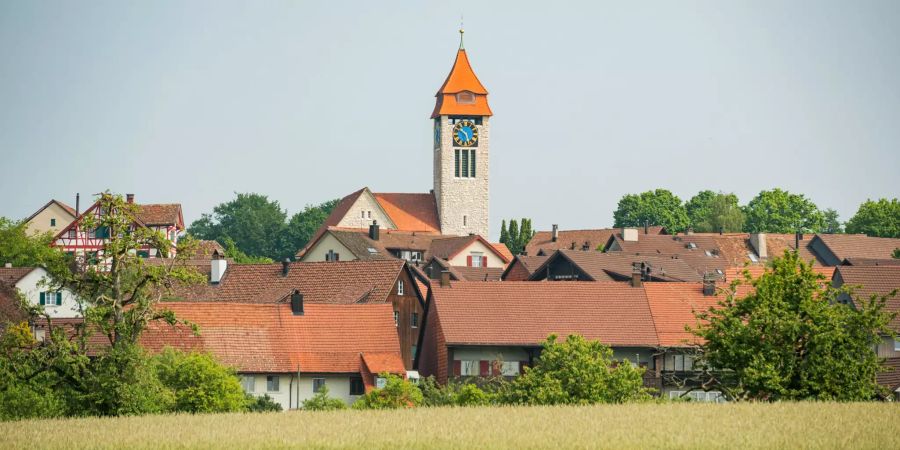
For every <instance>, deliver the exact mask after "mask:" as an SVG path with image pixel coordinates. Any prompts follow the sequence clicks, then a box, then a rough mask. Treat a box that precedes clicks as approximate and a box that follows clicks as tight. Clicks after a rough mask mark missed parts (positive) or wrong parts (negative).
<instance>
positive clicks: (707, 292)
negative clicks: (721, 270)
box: [703, 273, 716, 297]
mask: <svg viewBox="0 0 900 450" xmlns="http://www.w3.org/2000/svg"><path fill="white" fill-rule="evenodd" d="M703 295H704V296H706V297H710V296H713V295H716V277H715V276H714V275H713V274H711V273H705V274H703Z"/></svg>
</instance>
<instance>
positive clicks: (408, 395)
mask: <svg viewBox="0 0 900 450" xmlns="http://www.w3.org/2000/svg"><path fill="white" fill-rule="evenodd" d="M379 376H380V377H383V378H385V381H386V382H385V386H384V388H382V389H374V390H372V391H370V392H369V393H367V394H366V395H364V396H363V397H362V398H360V399H359V400H357V401H356V403H354V404H353V409H398V408H415V407H416V406H419V405H420V404H422V391H420V390H419V388H418V387H416V385H414V384H412V383H410V382H409V381H408V380H405V379H403V378H401V377H398V376H397V375H391V374H387V373H382V374H381V375H379Z"/></svg>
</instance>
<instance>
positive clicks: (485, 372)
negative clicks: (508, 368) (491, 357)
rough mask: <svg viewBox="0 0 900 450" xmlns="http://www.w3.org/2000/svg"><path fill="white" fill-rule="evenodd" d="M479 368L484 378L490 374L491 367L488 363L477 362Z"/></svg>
mask: <svg viewBox="0 0 900 450" xmlns="http://www.w3.org/2000/svg"><path fill="white" fill-rule="evenodd" d="M478 363H479V365H480V366H481V367H480V369H481V376H483V377H486V376H488V375H490V374H491V366H490V361H478Z"/></svg>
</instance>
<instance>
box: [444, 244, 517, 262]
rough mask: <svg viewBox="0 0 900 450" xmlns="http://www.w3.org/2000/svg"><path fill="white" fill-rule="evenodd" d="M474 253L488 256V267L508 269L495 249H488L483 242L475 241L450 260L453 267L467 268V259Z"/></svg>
mask: <svg viewBox="0 0 900 450" xmlns="http://www.w3.org/2000/svg"><path fill="white" fill-rule="evenodd" d="M472 252H480V253H481V254H482V255H484V256H487V259H488V260H487V266H488V267H500V268H503V267H506V263H504V262H503V260H502V259H500V257H499V256H497V254H496V253H494V252H495V250H494V249H493V248H488V246H486V245H484V243H483V242H481V241H475V242H472V243H471V244H469V246H468V247H466V248H465V249H463V251H461V252H459V254H457V255H456V256H455V257H453V258H451V259H450V265H451V266H466V265H468V264H467V261H468V259H467V257H468V256H469V255H471V254H472Z"/></svg>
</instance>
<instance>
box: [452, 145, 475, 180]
mask: <svg viewBox="0 0 900 450" xmlns="http://www.w3.org/2000/svg"><path fill="white" fill-rule="evenodd" d="M454 155H455V165H454V166H453V167H454V170H455V172H454V175H456V177H457V178H475V165H476V164H475V149H464V150H460V149H457V150H456V151H455V153H454Z"/></svg>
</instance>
